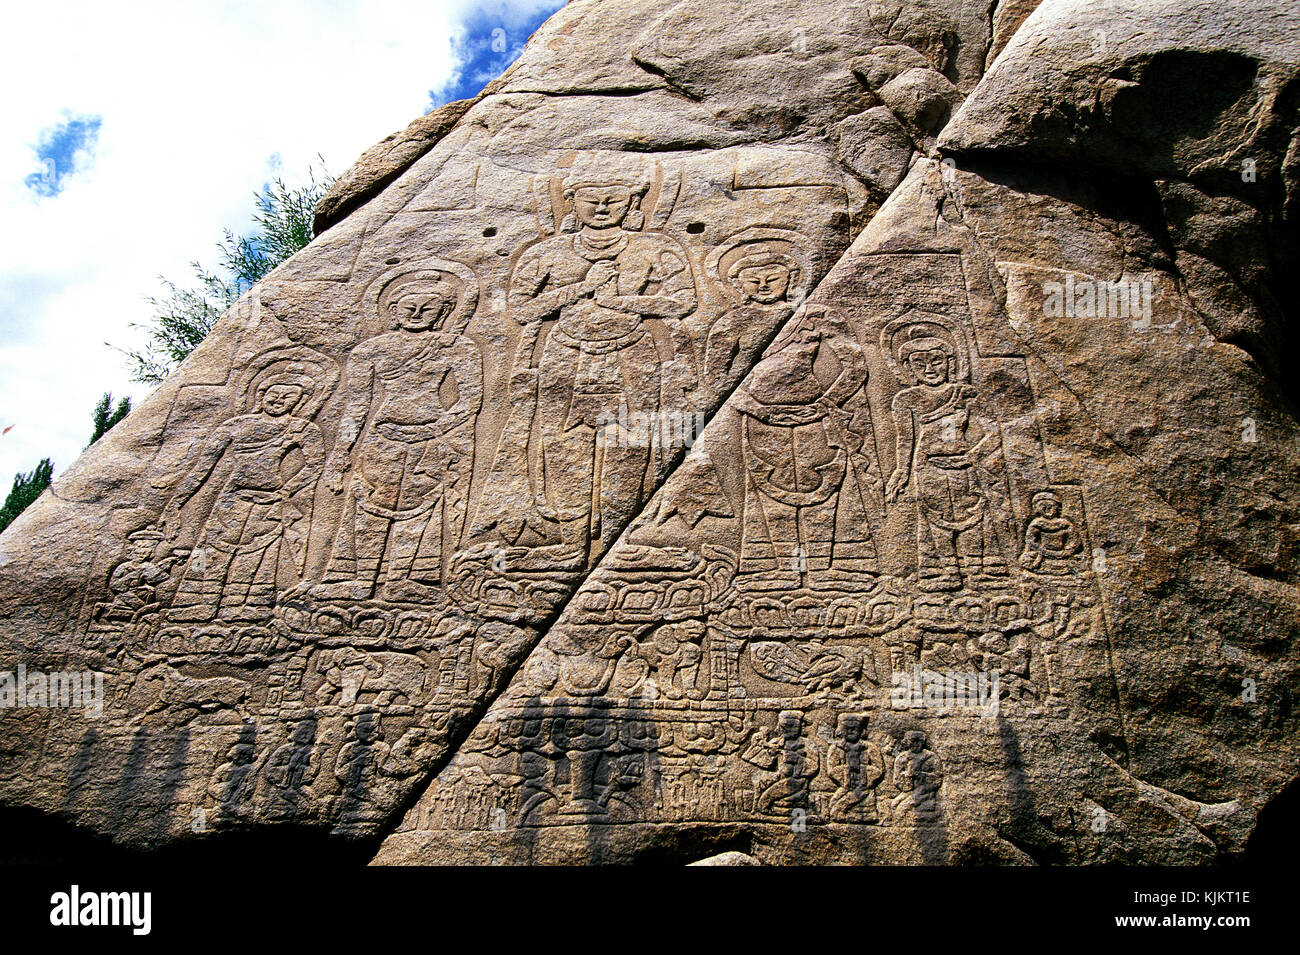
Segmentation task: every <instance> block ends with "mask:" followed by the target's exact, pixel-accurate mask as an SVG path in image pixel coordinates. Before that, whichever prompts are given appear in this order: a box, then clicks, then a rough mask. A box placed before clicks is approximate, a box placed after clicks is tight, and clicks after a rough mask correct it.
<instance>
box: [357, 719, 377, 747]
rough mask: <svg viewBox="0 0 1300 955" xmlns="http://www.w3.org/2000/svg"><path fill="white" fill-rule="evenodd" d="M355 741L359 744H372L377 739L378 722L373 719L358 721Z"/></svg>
mask: <svg viewBox="0 0 1300 955" xmlns="http://www.w3.org/2000/svg"><path fill="white" fill-rule="evenodd" d="M354 732H355V733H356V737H357V741H358V742H361V743H373V742H374V741H375V740H377V739H378V738H379V721H378V720H374V719H369V720H367V719H358V720H357V723H356V728H355V730H354Z"/></svg>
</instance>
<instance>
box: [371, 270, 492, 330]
mask: <svg viewBox="0 0 1300 955" xmlns="http://www.w3.org/2000/svg"><path fill="white" fill-rule="evenodd" d="M434 282H439V283H446V284H450V285H452V286H454V287H455V288H456V297H457V299H458V301H457V304H456V309H455V311H453V312H452V313H451V314H450V315H449V316H447V320H446V321H445V322H443V323H442V330H441V331H442V333H443V334H452V335H459V334H461V333H462V332H463V331H465V327H466V326H467V325H468V324H469V320H470V319H471V318H473V317H474V311H475V309H477V308H478V298H479V285H478V277H477V276H476V275H475V274H474V271H473V270H472V269H471V268H470V267H469V266H467V265H462V264H461V263H460V262H453V261H451V260H449V259H432V258H427V259H420V260H419V261H417V262H407V263H405V264H404V266H403V268H402V270H401V271H400V272H386V273H384V274H383V275H381V276H379V278H377V279H376V280H375V281H374V282H372V283H371V284H370V287H369V288H368V289H367V290H366V296H365V299H364V301H363V306H364V308H365V314H367V315H380V316H382V317H383V318H385V319H387V317H388V306H389V304H390V303H391V302H392V300H393V299H394V298H396V297H397V296H398V295H399V294H400V293H401V292H402V290H403V289H405V288H406V287H408V286H411V285H429V284H432V283H434Z"/></svg>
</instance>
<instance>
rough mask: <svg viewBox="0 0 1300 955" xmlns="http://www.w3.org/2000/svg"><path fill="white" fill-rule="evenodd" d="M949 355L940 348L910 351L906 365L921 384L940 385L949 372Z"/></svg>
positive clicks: (946, 379)
mask: <svg viewBox="0 0 1300 955" xmlns="http://www.w3.org/2000/svg"><path fill="white" fill-rule="evenodd" d="M950 360H951V356H950V355H949V354H948V353H947V352H946V351H944V350H943V349H941V348H934V349H931V350H930V351H918V352H912V354H910V355H908V356H907V367H908V368H910V369H911V371H912V374H913V376H915V378H916V380H917V381H918V382H920V383H921V384H923V385H942V384H944V383H945V382H947V381H948V376H949V374H950V373H951V370H952V369H951V366H950V364H949V362H950Z"/></svg>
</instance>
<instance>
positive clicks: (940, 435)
mask: <svg viewBox="0 0 1300 955" xmlns="http://www.w3.org/2000/svg"><path fill="white" fill-rule="evenodd" d="M882 341H883V347H884V348H885V349H886V353H887V354H888V355H891V356H892V357H893V359H894V367H895V369H896V371H897V372H898V373H899V374H900V377H902V378H903V380H904V381H907V382H909V384H908V386H907V387H905V388H903V389H902V390H901V391H899V392H898V393H897V394H896V395H895V396H894V400H893V405H892V409H891V410H892V411H893V416H894V426H895V429H896V434H897V445H898V446H897V457H896V461H897V464H896V466H895V468H894V473H893V474H892V475H891V476H890V478H889V484H888V486H887V487H886V489H885V493H886V496H887V497H888V499H889V500H890V501H891V502H893V501H897V500H898V499H899V498H900V497H902V495H903V492H904V491H906V490H908V489H909V488H910V489H911V499H912V500H913V502H914V503H915V505H916V542H917V555H918V561H919V569H918V573H919V582H918V586H919V587H920V588H921V589H922V590H930V591H937V590H958V589H960V588H961V587H962V585H963V584H966V583H975V584H981V583H984V584H987V583H992V584H994V585H997V584H998V583H999V582H1000V581H1002V580H1005V578H1006V577H1007V574H1008V568H1007V560H1006V556H1005V552H1004V551H1003V549H1002V548H1003V546H1004V544H1003V542H1004V541H1005V539H1006V532H1005V530H1004V529H1003V527H1002V524H1003V517H1002V515H1001V514H1000V513H999V508H998V503H999V499H998V496H997V495H996V494H995V492H994V491H993V487H994V486H995V484H996V483H997V482H998V481H999V480H1000V477H1001V474H1000V469H1001V462H1002V446H1001V437H1000V435H999V432H998V426H997V422H996V421H995V420H994V418H993V416H992V414H991V413H990V412H989V411H988V410H987V409H986V408H985V407H984V403H983V396H982V395H981V394H980V391H979V389H978V388H976V387H975V386H974V385H972V384H971V383H970V372H969V358H968V357H967V356H966V350H965V348H964V345H963V338H962V336H960V334H959V333H958V332H957V331H956V330H955V329H954V327H953V326H952V324H951V323H950V322H948V321H946V320H944V319H943V318H942V317H938V316H934V317H926V316H912V317H905V318H904V319H901V320H899V321H898V322H894V323H891V324H890V325H889V326H888V327H886V329H885V331H884V333H883V339H882Z"/></svg>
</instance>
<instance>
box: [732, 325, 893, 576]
mask: <svg viewBox="0 0 1300 955" xmlns="http://www.w3.org/2000/svg"><path fill="white" fill-rule="evenodd" d="M823 356H825V357H826V358H829V359H830V361H829V362H827V361H820V360H819V359H822V358H823ZM828 364H829V365H830V370H824V369H826V367H827V365H828ZM866 382H867V365H866V361H865V360H864V358H863V356H862V349H861V347H860V346H859V345H858V343H857V342H856V341H855V340H854V338H853V336H852V334H851V333H850V332H849V331H848V329H847V328H846V327H845V326H844V325H843V323H842V322H841V321H839V320H838V319H836V318H835V317H834V315H833V314H832V313H830V312H828V311H827V310H826V309H822V308H818V309H810V310H809V311H808V312H807V313H806V315H805V317H804V320H803V321H801V322H800V323H798V325H797V326H796V327H795V328H794V329H793V331H792V332H791V333H789V334H787V335H786V336H784V338H783V339H780V340H778V341H777V342H775V343H774V344H773V347H772V349H771V351H770V352H769V354H768V355H767V357H766V358H764V359H763V360H762V361H760V362H759V363H758V364H757V365H756V366H755V367H754V370H753V372H752V373H751V374H750V376H749V377H748V379H747V380H746V381H745V383H744V384H743V385H742V386H741V387H740V388H739V390H738V391H737V392H736V396H735V400H734V403H733V406H734V407H735V409H736V410H737V411H738V412H740V415H741V443H742V445H743V448H744V454H745V466H746V478H745V516H744V532H743V537H742V543H741V552H740V571H741V573H742V575H751V574H759V575H761V577H760V578H759V579H756V580H751V581H749V583H750V584H753V585H755V586H758V585H763V586H771V587H776V588H780V587H782V586H785V587H798V586H800V585H801V584H803V583H805V582H806V580H807V575H809V574H810V573H820V572H826V571H833V572H844V573H861V572H867V573H871V572H873V571H875V570H876V546H875V543H874V541H873V536H874V530H875V528H876V526H877V524H878V520H879V515H880V510H881V505H880V476H879V473H880V472H879V464H878V462H877V461H876V457H875V443H874V438H873V434H872V426H871V418H870V415H869V414H868V413H867V412H868V409H867V401H866V395H865V392H864V388H865V386H866Z"/></svg>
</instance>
